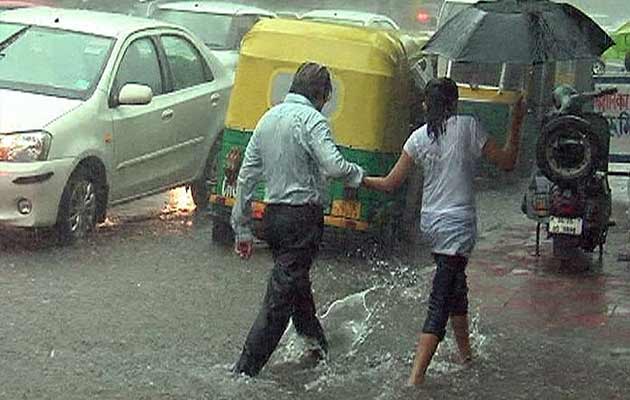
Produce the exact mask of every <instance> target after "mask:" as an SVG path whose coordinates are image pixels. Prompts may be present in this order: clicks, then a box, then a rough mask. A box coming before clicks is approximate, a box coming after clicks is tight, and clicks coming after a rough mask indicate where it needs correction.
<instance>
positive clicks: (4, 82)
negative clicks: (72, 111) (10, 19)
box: [0, 23, 114, 99]
mask: <svg viewBox="0 0 630 400" xmlns="http://www.w3.org/2000/svg"><path fill="white" fill-rule="evenodd" d="M113 42H114V40H113V39H110V38H104V37H100V36H93V35H88V34H82V33H75V32H68V31H63V30H58V29H49V28H41V27H28V26H24V25H18V24H8V23H0V88H3V89H13V90H21V91H27V92H33V93H39V94H45V95H50V96H59V97H68V98H75V99H87V98H88V97H89V96H90V95H91V94H92V92H93V91H94V88H95V87H96V84H97V83H98V81H99V80H100V77H101V74H102V70H103V66H104V64H105V61H106V60H107V58H108V56H109V53H110V50H111V47H112V44H113Z"/></svg>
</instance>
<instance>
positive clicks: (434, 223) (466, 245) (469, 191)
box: [363, 78, 526, 385]
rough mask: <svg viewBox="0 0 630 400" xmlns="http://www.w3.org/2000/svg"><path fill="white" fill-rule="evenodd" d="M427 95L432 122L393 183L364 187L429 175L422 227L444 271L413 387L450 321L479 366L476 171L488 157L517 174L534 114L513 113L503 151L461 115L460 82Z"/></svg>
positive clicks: (431, 88)
mask: <svg viewBox="0 0 630 400" xmlns="http://www.w3.org/2000/svg"><path fill="white" fill-rule="evenodd" d="M425 96H426V97H425V106H426V115H427V123H426V124H425V125H424V126H422V127H421V128H419V129H418V130H416V131H415V132H413V133H412V135H411V136H410V137H409V139H408V140H407V143H406V144H405V145H404V149H403V151H402V154H401V156H400V158H399V160H398V162H397V163H396V165H395V166H394V168H393V169H392V170H391V171H390V173H389V174H388V175H387V176H386V177H366V178H364V180H363V184H364V185H365V186H366V187H367V188H371V189H375V190H380V191H393V190H395V189H397V188H398V187H400V186H401V185H402V183H403V182H404V181H405V178H406V177H407V175H408V174H409V172H410V171H411V170H412V168H413V164H414V163H418V164H420V165H421V166H422V169H423V172H424V188H423V198H422V216H421V226H422V231H423V233H424V234H425V235H427V236H428V238H429V239H430V241H431V244H432V253H433V257H434V260H435V262H436V264H437V270H436V273H435V276H434V278H433V287H432V291H431V295H430V297H429V310H428V313H427V317H426V320H425V323H424V326H423V328H422V334H421V335H420V341H419V344H418V349H417V353H416V357H415V360H414V363H413V369H412V372H411V376H410V377H409V384H410V385H418V384H421V383H422V382H423V381H424V375H425V372H426V370H427V368H428V366H429V363H430V362H431V359H432V358H433V354H434V353H435V350H436V349H437V346H438V344H439V343H440V341H441V340H442V339H443V338H444V335H445V333H446V325H447V322H448V320H449V318H450V320H451V325H452V328H453V332H454V334H455V340H456V342H457V346H458V349H459V353H460V356H461V359H462V361H463V362H468V361H471V360H472V353H471V349H470V340H469V334H468V295H467V294H468V286H467V284H466V265H467V263H468V258H469V256H470V253H471V252H472V250H473V247H474V245H475V240H476V236H477V216H476V211H475V198H474V197H475V196H474V190H473V177H474V176H473V173H474V172H473V171H474V170H475V165H476V164H477V162H478V161H479V160H480V158H481V157H485V158H486V159H487V160H489V161H490V162H492V163H493V164H495V165H496V166H498V167H499V168H501V169H503V170H506V171H510V170H512V169H514V167H515V165H516V161H517V158H518V153H519V144H520V132H521V125H522V122H523V119H524V117H525V113H526V108H525V105H524V101H523V99H522V98H521V99H520V100H519V101H518V102H517V104H516V105H515V108H514V110H513V116H512V126H511V129H510V131H509V133H508V136H507V142H506V144H505V146H504V147H503V148H501V147H499V146H498V144H497V142H496V141H495V140H494V139H493V138H491V137H488V135H487V134H486V132H485V131H484V129H483V128H482V126H481V125H480V123H479V122H478V121H477V120H476V119H475V118H473V117H471V116H461V115H457V102H458V99H459V92H458V88H457V84H456V83H455V82H454V81H453V80H451V79H449V78H440V79H434V80H431V81H430V82H429V83H428V84H427V86H426V89H425Z"/></svg>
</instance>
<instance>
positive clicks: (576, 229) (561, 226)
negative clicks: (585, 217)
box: [549, 216, 583, 236]
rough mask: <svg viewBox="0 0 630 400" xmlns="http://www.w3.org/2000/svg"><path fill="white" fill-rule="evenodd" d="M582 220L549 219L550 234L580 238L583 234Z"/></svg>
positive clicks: (552, 217)
mask: <svg viewBox="0 0 630 400" xmlns="http://www.w3.org/2000/svg"><path fill="white" fill-rule="evenodd" d="M582 225H583V221H582V218H561V217H554V216H551V217H549V233H558V234H562V235H574V236H579V235H581V234H582Z"/></svg>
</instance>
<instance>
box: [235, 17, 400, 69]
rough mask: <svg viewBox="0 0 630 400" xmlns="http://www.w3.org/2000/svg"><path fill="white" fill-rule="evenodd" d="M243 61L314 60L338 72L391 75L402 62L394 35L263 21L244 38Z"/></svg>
mask: <svg viewBox="0 0 630 400" xmlns="http://www.w3.org/2000/svg"><path fill="white" fill-rule="evenodd" d="M241 56H242V57H243V58H247V57H252V58H256V59H269V60H277V61H280V62H284V63H292V64H298V65H299V64H301V63H303V62H305V61H309V60H310V61H317V62H320V63H323V64H324V65H326V66H328V67H331V68H336V69H340V70H352V71H357V72H363V73H368V74H377V75H385V76H392V75H393V74H395V73H396V72H397V71H398V70H399V68H400V64H401V62H403V61H404V62H406V54H405V50H404V48H403V44H402V42H401V40H400V39H399V37H398V36H397V34H396V33H394V32H387V31H384V30H378V29H371V28H364V27H355V26H344V25H338V24H331V23H325V22H311V21H295V20H287V19H273V20H264V21H260V22H259V23H257V24H256V25H255V26H254V27H253V28H252V30H251V31H250V32H249V33H248V34H247V35H246V36H245V39H244V40H243V45H242V48H241Z"/></svg>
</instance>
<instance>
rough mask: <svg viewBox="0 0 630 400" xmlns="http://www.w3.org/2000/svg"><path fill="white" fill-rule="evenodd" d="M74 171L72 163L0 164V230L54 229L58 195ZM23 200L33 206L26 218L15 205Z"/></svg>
mask: <svg viewBox="0 0 630 400" xmlns="http://www.w3.org/2000/svg"><path fill="white" fill-rule="evenodd" d="M73 167H74V160H73V159H62V160H54V161H42V162H32V163H15V162H0V226H3V225H4V226H14V227H23V228H31V227H48V226H52V225H54V224H55V223H56V221H57V211H58V208H59V203H60V201H61V195H62V193H63V189H64V187H65V185H66V182H67V181H68V178H69V176H70V174H71V173H72V168H73ZM24 199H25V200H28V201H30V202H31V204H32V207H31V212H30V213H28V214H22V213H20V212H19V211H18V203H19V202H20V201H21V200H24Z"/></svg>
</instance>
